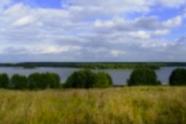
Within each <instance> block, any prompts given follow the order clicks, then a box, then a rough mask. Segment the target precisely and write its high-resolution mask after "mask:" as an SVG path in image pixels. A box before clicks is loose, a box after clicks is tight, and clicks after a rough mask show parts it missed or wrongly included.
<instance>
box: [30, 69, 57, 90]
mask: <svg viewBox="0 0 186 124" xmlns="http://www.w3.org/2000/svg"><path fill="white" fill-rule="evenodd" d="M28 81H29V88H30V89H46V88H59V87H60V77H59V76H58V75H57V74H55V73H43V74H41V73H33V74H31V75H30V76H29V78H28Z"/></svg>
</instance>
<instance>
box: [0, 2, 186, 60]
mask: <svg viewBox="0 0 186 124" xmlns="http://www.w3.org/2000/svg"><path fill="white" fill-rule="evenodd" d="M0 17H1V18H0V43H1V45H0V62H23V61H186V55H185V53H186V1H185V0H132V1H131V0H107V2H105V0H94V1H92V0H1V1H0Z"/></svg>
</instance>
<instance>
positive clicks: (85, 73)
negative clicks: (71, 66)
mask: <svg viewBox="0 0 186 124" xmlns="http://www.w3.org/2000/svg"><path fill="white" fill-rule="evenodd" d="M95 81H96V74H95V73H93V72H92V71H90V70H80V71H76V72H74V73H73V74H72V75H71V76H70V77H69V78H68V79H67V81H66V83H65V85H64V86H65V87H66V88H92V87H93V85H94V84H95Z"/></svg>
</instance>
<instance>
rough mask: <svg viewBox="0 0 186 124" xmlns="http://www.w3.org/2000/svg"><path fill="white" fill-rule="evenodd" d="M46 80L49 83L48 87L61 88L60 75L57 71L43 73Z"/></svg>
mask: <svg viewBox="0 0 186 124" xmlns="http://www.w3.org/2000/svg"><path fill="white" fill-rule="evenodd" d="M43 78H44V82H45V83H47V87H48V88H59V87H60V77H59V75H58V74H55V73H45V74H43Z"/></svg>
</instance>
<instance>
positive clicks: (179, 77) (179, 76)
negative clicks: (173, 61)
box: [169, 68, 186, 86]
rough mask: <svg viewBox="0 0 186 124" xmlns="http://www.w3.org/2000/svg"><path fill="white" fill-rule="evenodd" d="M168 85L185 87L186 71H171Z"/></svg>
mask: <svg viewBox="0 0 186 124" xmlns="http://www.w3.org/2000/svg"><path fill="white" fill-rule="evenodd" d="M169 84H170V85H173V86H174V85H186V69H183V68H178V69H175V70H173V72H172V73H171V76H170V78H169Z"/></svg>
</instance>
